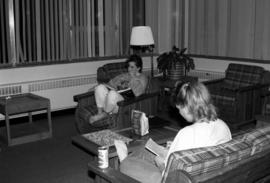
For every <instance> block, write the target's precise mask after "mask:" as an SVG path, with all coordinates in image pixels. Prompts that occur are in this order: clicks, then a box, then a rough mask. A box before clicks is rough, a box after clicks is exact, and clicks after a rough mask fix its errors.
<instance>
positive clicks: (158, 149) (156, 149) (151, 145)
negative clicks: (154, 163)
mask: <svg viewBox="0 0 270 183" xmlns="http://www.w3.org/2000/svg"><path fill="white" fill-rule="evenodd" d="M145 148H146V149H148V150H149V151H150V152H152V153H154V154H155V155H157V156H160V157H163V158H165V156H166V152H167V150H166V148H165V147H163V146H161V145H158V144H157V143H156V142H155V141H153V140H152V139H151V138H150V139H149V140H148V141H147V142H146V144H145Z"/></svg>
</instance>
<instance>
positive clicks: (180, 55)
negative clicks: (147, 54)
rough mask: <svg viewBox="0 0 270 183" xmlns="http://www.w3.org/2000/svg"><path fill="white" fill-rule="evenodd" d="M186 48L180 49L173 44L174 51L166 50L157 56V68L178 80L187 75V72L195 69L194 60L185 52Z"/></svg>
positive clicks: (164, 74) (170, 77) (165, 75)
mask: <svg viewBox="0 0 270 183" xmlns="http://www.w3.org/2000/svg"><path fill="white" fill-rule="evenodd" d="M185 51H186V48H183V49H181V50H179V48H177V47H176V46H173V48H172V51H170V52H165V53H163V54H161V55H160V56H159V57H158V58H157V68H158V70H159V72H163V76H164V77H165V78H167V76H168V78H169V79H172V80H177V79H180V78H181V77H183V76H186V72H188V71H190V69H194V68H195V65H194V61H193V59H192V58H191V57H189V56H188V55H186V54H185Z"/></svg>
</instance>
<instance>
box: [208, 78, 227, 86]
mask: <svg viewBox="0 0 270 183" xmlns="http://www.w3.org/2000/svg"><path fill="white" fill-rule="evenodd" d="M224 79H225V78H219V79H213V80H208V81H204V82H203V83H204V84H205V85H211V84H216V83H220V82H223V81H224Z"/></svg>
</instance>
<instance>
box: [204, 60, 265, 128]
mask: <svg viewBox="0 0 270 183" xmlns="http://www.w3.org/2000/svg"><path fill="white" fill-rule="evenodd" d="M264 72H265V70H264V69H263V68H262V67H259V66H252V65H243V64H234V63H231V64H229V66H228V68H227V70H226V73H225V78H222V79H218V80H213V81H208V82H205V84H206V85H207V87H208V88H209V90H210V93H211V95H212V98H213V102H214V104H215V106H216V107H217V108H218V111H219V117H220V118H221V119H223V120H224V121H225V122H226V123H227V124H228V125H229V126H230V127H232V128H233V129H236V128H238V127H239V126H240V125H243V124H246V123H248V122H253V121H254V120H255V114H258V113H259V112H260V109H261V102H260V95H261V92H262V91H263V90H264V89H266V85H264V84H262V83H263V76H264Z"/></svg>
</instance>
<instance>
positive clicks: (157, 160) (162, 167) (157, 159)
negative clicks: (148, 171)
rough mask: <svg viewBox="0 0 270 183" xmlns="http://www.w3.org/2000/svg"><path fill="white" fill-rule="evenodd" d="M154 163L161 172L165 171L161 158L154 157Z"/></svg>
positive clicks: (163, 160)
mask: <svg viewBox="0 0 270 183" xmlns="http://www.w3.org/2000/svg"><path fill="white" fill-rule="evenodd" d="M155 163H156V165H157V167H158V168H159V170H160V171H161V172H162V171H163V170H164V169H165V159H164V158H163V157H161V156H156V157H155Z"/></svg>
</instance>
